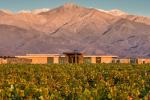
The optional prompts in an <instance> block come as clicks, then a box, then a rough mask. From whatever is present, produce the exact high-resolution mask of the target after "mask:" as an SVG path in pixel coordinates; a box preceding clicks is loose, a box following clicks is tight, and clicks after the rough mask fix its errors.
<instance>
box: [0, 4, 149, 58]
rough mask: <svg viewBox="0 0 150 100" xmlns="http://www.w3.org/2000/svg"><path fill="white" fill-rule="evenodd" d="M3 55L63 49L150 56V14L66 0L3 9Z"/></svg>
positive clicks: (0, 48) (0, 25) (0, 17)
mask: <svg viewBox="0 0 150 100" xmlns="http://www.w3.org/2000/svg"><path fill="white" fill-rule="evenodd" d="M0 45H1V46H0V55H1V56H6V55H7V56H8V55H9V56H14V55H25V54H31V53H34V54H35V53H37V54H38V53H42V54H46V53H63V52H66V51H73V50H78V51H80V52H83V53H86V54H100V55H118V56H121V57H150V17H144V16H137V15H130V14H128V13H125V12H122V11H120V10H111V11H105V10H101V9H95V8H85V7H81V6H78V5H76V4H65V5H62V6H60V7H57V8H54V9H42V10H35V12H34V13H33V12H26V11H23V12H19V13H10V12H7V11H4V10H0Z"/></svg>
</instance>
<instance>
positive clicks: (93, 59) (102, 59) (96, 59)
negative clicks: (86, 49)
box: [83, 55, 118, 63]
mask: <svg viewBox="0 0 150 100" xmlns="http://www.w3.org/2000/svg"><path fill="white" fill-rule="evenodd" d="M83 57H84V63H87V62H88V63H113V60H114V59H116V58H118V56H113V55H106V56H105V55H85V56H83Z"/></svg>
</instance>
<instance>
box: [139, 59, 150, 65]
mask: <svg viewBox="0 0 150 100" xmlns="http://www.w3.org/2000/svg"><path fill="white" fill-rule="evenodd" d="M149 63H150V58H137V64H149Z"/></svg>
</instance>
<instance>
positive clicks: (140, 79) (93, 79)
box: [0, 64, 150, 100]
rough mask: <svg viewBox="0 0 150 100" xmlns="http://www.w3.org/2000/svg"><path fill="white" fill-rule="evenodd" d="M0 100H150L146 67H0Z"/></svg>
mask: <svg viewBox="0 0 150 100" xmlns="http://www.w3.org/2000/svg"><path fill="white" fill-rule="evenodd" d="M0 100H150V65H149V64H145V65H131V64H50V65H26V64H22V65H19V64H18V65H0Z"/></svg>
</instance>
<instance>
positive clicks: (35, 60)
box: [28, 57, 48, 64]
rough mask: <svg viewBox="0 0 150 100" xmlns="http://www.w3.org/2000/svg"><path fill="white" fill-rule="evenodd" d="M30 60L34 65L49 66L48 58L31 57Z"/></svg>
mask: <svg viewBox="0 0 150 100" xmlns="http://www.w3.org/2000/svg"><path fill="white" fill-rule="evenodd" d="M28 59H31V60H32V64H47V63H48V59H47V57H29V58H28Z"/></svg>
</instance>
